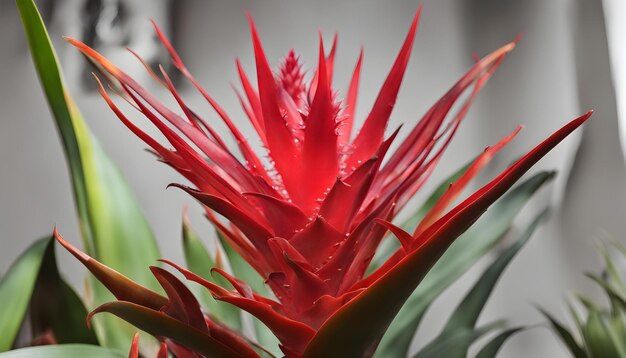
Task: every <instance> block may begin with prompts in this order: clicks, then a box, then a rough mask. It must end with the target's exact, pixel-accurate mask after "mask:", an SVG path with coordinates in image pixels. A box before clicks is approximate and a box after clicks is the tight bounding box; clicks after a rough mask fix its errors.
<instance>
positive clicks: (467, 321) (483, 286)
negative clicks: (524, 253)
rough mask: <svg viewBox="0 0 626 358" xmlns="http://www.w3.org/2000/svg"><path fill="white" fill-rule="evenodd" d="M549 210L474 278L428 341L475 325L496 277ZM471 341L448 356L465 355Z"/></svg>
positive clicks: (461, 357)
mask: <svg viewBox="0 0 626 358" xmlns="http://www.w3.org/2000/svg"><path fill="white" fill-rule="evenodd" d="M547 213H548V210H547V209H546V210H544V211H543V212H542V213H541V214H539V215H538V216H537V217H536V218H535V219H534V220H533V222H532V223H531V224H530V226H529V227H528V228H527V229H526V231H525V232H524V233H523V234H522V235H521V237H520V238H519V239H518V240H517V241H516V242H515V243H514V244H513V245H511V246H510V247H509V248H507V249H506V250H505V251H504V252H503V253H501V254H500V255H499V256H498V258H497V259H496V260H495V261H494V262H493V263H492V264H491V266H489V268H488V269H487V270H486V271H485V272H484V273H483V274H482V275H481V277H480V279H479V280H478V281H477V282H476V284H475V285H474V287H472V289H471V290H470V291H469V292H468V294H467V295H466V296H465V298H464V299H463V301H461V303H460V304H459V305H458V306H457V308H456V310H455V311H454V312H453V313H452V315H451V316H450V319H449V320H448V322H447V323H446V325H445V327H444V328H443V331H442V332H441V334H439V336H438V337H437V338H435V339H434V340H433V341H432V342H431V343H430V344H429V346H430V345H436V344H440V343H441V342H443V341H446V340H447V339H448V337H449V336H452V335H455V334H457V332H462V331H467V330H472V329H474V326H475V325H476V322H477V321H478V317H479V316H480V313H481V312H482V310H483V308H484V307H485V304H486V303H487V300H488V299H489V297H490V296H491V292H492V291H493V288H494V287H495V285H496V283H497V282H498V279H499V278H500V276H501V275H502V273H503V272H504V269H506V267H507V266H508V264H509V263H510V262H511V260H512V259H513V257H515V255H516V254H517V253H518V252H519V250H520V249H521V248H522V246H524V244H526V242H527V241H528V240H529V239H530V237H531V236H532V234H533V232H534V231H535V229H536V228H537V227H538V226H539V223H540V222H541V221H542V220H543V219H545V218H546V216H547ZM472 343H473V342H468V341H465V342H462V343H459V344H458V345H457V346H456V347H455V352H456V353H455V354H448V355H447V357H450V358H454V357H458V358H464V357H466V356H467V352H468V350H469V347H470V345H471V344H472Z"/></svg>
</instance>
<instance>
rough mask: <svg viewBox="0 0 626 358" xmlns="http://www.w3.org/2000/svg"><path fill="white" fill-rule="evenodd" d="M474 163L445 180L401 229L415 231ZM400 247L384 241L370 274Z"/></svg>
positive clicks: (393, 241) (374, 259) (396, 242)
mask: <svg viewBox="0 0 626 358" xmlns="http://www.w3.org/2000/svg"><path fill="white" fill-rule="evenodd" d="M473 162H474V160H472V161H470V162H469V163H467V164H465V165H464V166H463V167H461V168H460V169H458V170H457V171H456V172H454V173H452V175H450V176H449V177H447V178H446V179H444V180H443V181H442V182H441V184H439V186H438V187H437V188H436V189H435V190H434V191H433V192H432V193H431V194H430V196H429V197H428V199H426V201H425V202H424V203H423V204H422V206H420V208H419V209H417V211H416V212H415V213H414V214H413V215H411V217H409V218H408V219H406V220H405V221H404V222H403V223H402V225H400V227H401V228H402V229H404V230H406V231H410V230H412V229H414V228H415V227H416V226H417V224H419V223H420V221H422V219H423V218H424V217H425V216H426V214H428V212H429V211H430V209H432V208H433V207H434V206H435V204H437V201H439V198H441V196H442V195H443V194H445V192H446V190H448V187H450V184H452V183H454V182H456V181H457V180H458V179H459V178H460V177H461V176H462V175H463V174H465V172H466V171H467V169H468V168H469V167H470V166H471V165H472V163H473ZM399 247H400V243H398V240H383V242H382V243H381V245H380V247H379V248H378V250H376V254H375V255H374V258H373V259H372V262H371V263H370V266H369V268H368V274H369V273H372V272H373V271H374V270H375V269H377V268H378V267H380V266H381V265H382V264H383V263H384V262H385V261H387V259H388V258H389V257H391V255H392V254H393V253H394V252H396V250H397V249H398V248H399Z"/></svg>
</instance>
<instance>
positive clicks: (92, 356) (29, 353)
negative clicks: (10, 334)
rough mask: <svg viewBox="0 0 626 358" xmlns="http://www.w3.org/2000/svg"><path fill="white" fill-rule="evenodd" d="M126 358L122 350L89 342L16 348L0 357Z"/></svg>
mask: <svg viewBox="0 0 626 358" xmlns="http://www.w3.org/2000/svg"><path fill="white" fill-rule="evenodd" d="M40 357H46V358H67V357H89V358H126V357H127V354H124V353H122V352H119V351H116V350H112V349H107V348H102V347H98V346H92V345H87V344H60V345H52V346H39V347H28V348H21V349H16V350H13V351H10V352H5V353H1V354H0V358H40Z"/></svg>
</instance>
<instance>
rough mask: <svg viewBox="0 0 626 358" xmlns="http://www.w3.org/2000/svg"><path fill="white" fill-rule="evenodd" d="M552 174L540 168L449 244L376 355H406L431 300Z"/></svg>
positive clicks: (496, 239)
mask: <svg viewBox="0 0 626 358" xmlns="http://www.w3.org/2000/svg"><path fill="white" fill-rule="evenodd" d="M554 176H555V173H554V172H541V173H538V174H535V175H534V176H532V177H531V178H529V179H527V180H526V181H524V182H523V183H521V184H519V185H518V186H516V187H515V188H513V189H512V190H511V191H510V192H509V193H507V194H505V195H504V196H503V197H502V198H500V199H499V200H498V201H497V202H496V203H495V204H494V205H493V208H492V210H489V211H488V212H487V213H485V215H484V216H483V217H482V218H480V219H479V220H478V222H476V224H475V225H474V226H472V227H471V228H469V229H468V230H467V232H466V233H464V234H463V235H461V237H459V239H458V240H457V241H456V242H455V243H454V244H452V246H450V249H448V251H447V252H446V253H445V254H444V255H443V256H442V257H441V259H440V260H439V262H437V263H436V264H435V266H433V268H432V270H431V271H430V272H429V273H428V274H427V275H426V277H425V278H424V280H423V281H422V283H421V284H420V285H419V286H417V288H416V289H415V291H414V292H413V294H412V295H411V296H410V297H409V299H408V300H407V302H406V304H405V305H404V306H403V307H402V309H401V310H400V313H399V314H398V316H397V317H396V318H395V319H394V321H393V322H392V323H391V326H390V327H389V330H388V331H387V333H386V334H385V336H384V337H383V340H382V342H381V344H380V346H379V348H378V350H377V355H380V356H381V357H395V356H406V354H407V353H408V350H409V346H410V344H411V340H412V339H413V336H414V335H415V331H416V330H417V327H418V326H419V323H420V322H421V318H422V316H423V315H424V312H426V309H427V308H428V307H429V306H430V304H431V303H432V302H433V301H434V300H435V299H436V298H437V297H438V296H439V295H440V294H441V293H442V292H443V291H444V290H445V289H446V288H447V287H449V286H450V285H451V284H452V283H453V282H454V281H456V280H457V279H458V278H459V277H460V276H461V275H462V274H464V273H465V272H466V271H467V269H468V268H470V267H471V266H472V265H473V264H474V263H475V262H476V261H478V259H479V258H481V257H482V256H483V255H485V254H486V253H487V252H488V251H489V250H491V249H492V248H493V247H494V245H496V244H497V243H498V242H499V241H500V239H501V238H502V237H503V235H504V234H505V233H506V232H507V231H508V230H509V229H510V227H511V225H512V224H513V220H514V219H515V217H516V216H517V214H518V213H519V212H520V211H521V210H522V208H523V207H524V205H525V204H526V203H527V202H528V201H529V200H530V198H531V197H532V196H533V195H534V194H535V193H536V192H537V191H538V190H539V189H540V188H541V187H542V186H543V185H544V184H546V183H548V182H550V181H551V180H552V179H553V178H554Z"/></svg>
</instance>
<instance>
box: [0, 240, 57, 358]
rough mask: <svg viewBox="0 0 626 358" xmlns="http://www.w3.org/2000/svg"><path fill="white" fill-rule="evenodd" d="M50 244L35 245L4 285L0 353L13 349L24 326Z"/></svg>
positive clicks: (1, 283) (1, 288) (0, 292)
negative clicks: (25, 316) (40, 269)
mask: <svg viewBox="0 0 626 358" xmlns="http://www.w3.org/2000/svg"><path fill="white" fill-rule="evenodd" d="M47 243H48V240H47V239H41V240H38V241H36V242H35V243H34V244H32V245H31V246H30V247H29V248H28V249H27V250H26V251H24V253H23V254H22V255H21V256H20V257H19V258H18V259H17V260H16V261H15V263H13V265H12V266H11V268H10V269H9V271H8V272H7V273H6V274H5V275H4V277H2V281H0V302H2V304H0V332H2V334H0V352H2V351H6V350H9V349H11V346H12V345H13V341H14V340H15V337H16V336H17V333H18V332H19V330H20V327H21V326H22V321H23V320H24V315H25V314H26V310H27V309H28V303H29V302H30V297H31V295H32V293H33V288H34V287H35V281H36V280H37V274H38V273H39V268H40V267H41V262H42V260H43V255H44V252H45V251H46V245H47Z"/></svg>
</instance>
